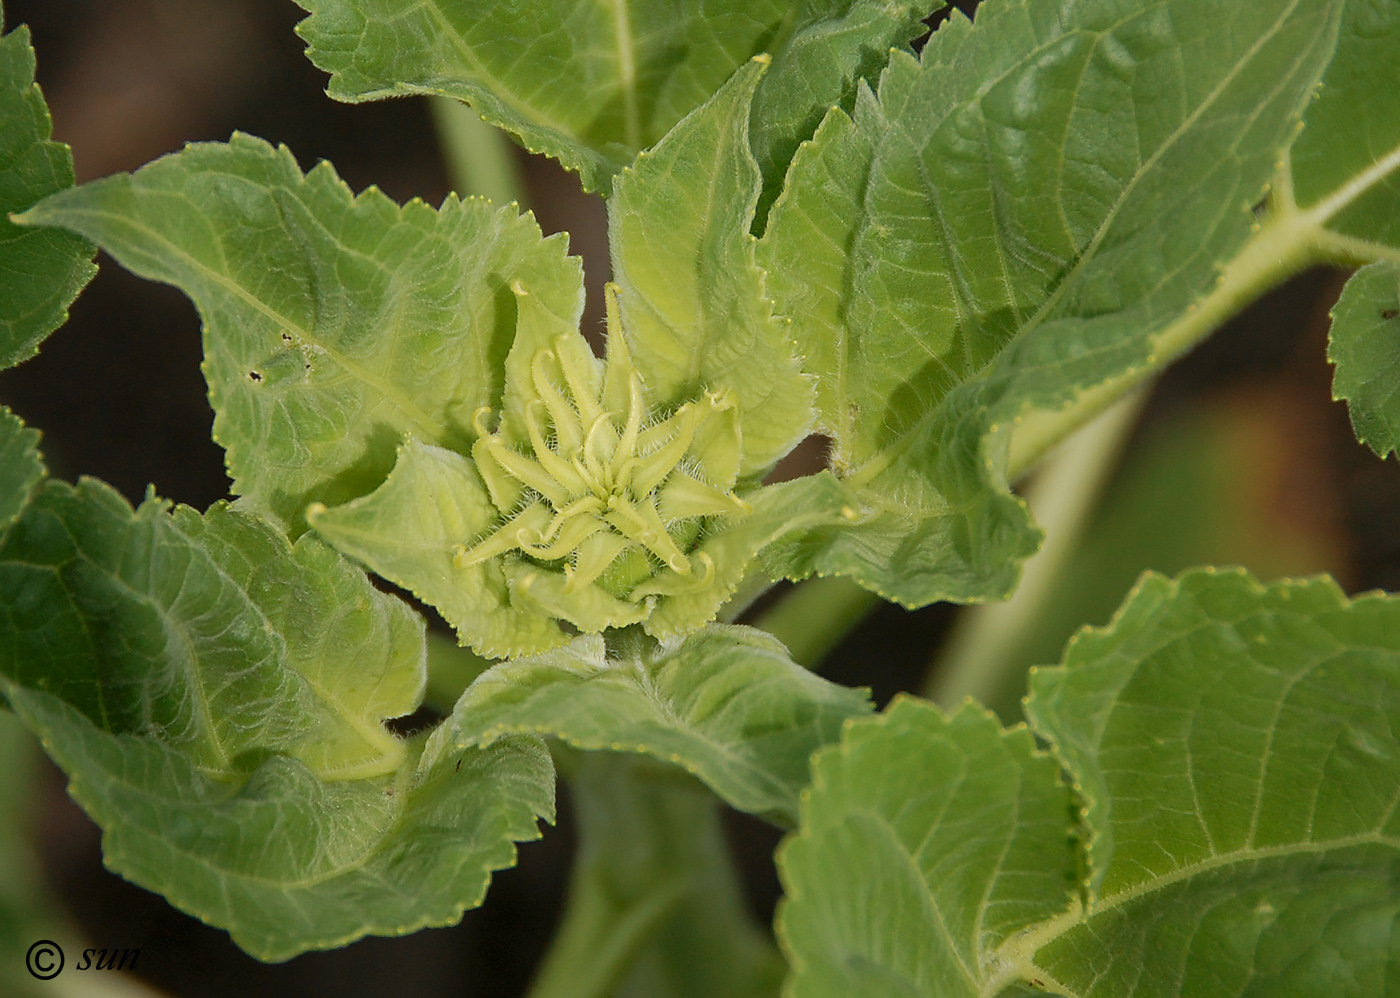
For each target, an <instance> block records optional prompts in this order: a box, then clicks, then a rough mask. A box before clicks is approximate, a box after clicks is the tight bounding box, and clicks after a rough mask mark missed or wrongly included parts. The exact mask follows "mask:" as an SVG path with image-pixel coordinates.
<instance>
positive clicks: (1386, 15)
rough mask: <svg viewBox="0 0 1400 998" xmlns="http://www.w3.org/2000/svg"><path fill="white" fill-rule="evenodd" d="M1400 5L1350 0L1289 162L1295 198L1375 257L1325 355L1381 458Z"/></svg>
mask: <svg viewBox="0 0 1400 998" xmlns="http://www.w3.org/2000/svg"><path fill="white" fill-rule="evenodd" d="M1397 52H1400V2H1396V0H1352V2H1350V3H1348V5H1347V9H1346V14H1345V16H1344V17H1343V18H1342V28H1341V33H1340V37H1339V38H1338V42H1337V54H1336V57H1335V58H1334V59H1333V60H1332V65H1331V66H1330V67H1328V70H1327V75H1326V77H1324V79H1323V84H1322V89H1321V90H1320V92H1319V93H1318V95H1317V99H1316V100H1315V101H1314V103H1313V105H1312V107H1311V108H1309V109H1308V116H1307V127H1306V128H1305V129H1304V131H1303V134H1302V135H1301V136H1299V138H1298V142H1297V145H1296V146H1295V147H1294V149H1293V155H1292V158H1291V166H1292V171H1291V181H1292V186H1293V196H1294V197H1295V198H1296V199H1297V201H1298V203H1299V204H1302V205H1306V206H1308V208H1309V210H1311V211H1315V212H1322V211H1325V212H1329V213H1330V214H1331V215H1332V216H1333V217H1332V222H1331V225H1332V228H1334V229H1335V230H1336V231H1337V232H1339V233H1341V234H1343V235H1344V236H1346V237H1348V238H1349V239H1351V240H1353V241H1354V245H1351V246H1349V247H1348V249H1349V250H1350V251H1351V252H1352V253H1353V254H1354V256H1355V258H1356V259H1355V260H1352V261H1349V262H1353V263H1355V262H1365V261H1366V260H1374V259H1377V258H1378V257H1379V258H1380V259H1382V260H1385V261H1388V263H1382V262H1377V263H1375V264H1373V265H1371V266H1369V267H1366V268H1364V269H1363V270H1362V271H1361V272H1360V273H1358V274H1356V275H1355V276H1354V277H1352V279H1351V280H1350V281H1348V282H1347V286H1346V288H1345V290H1344V291H1343V292H1342V299H1341V301H1339V302H1338V303H1337V307H1336V309H1335V310H1334V311H1333V316H1332V317H1333V325H1332V336H1331V341H1330V343H1329V346H1328V359H1330V360H1331V361H1332V363H1333V364H1335V365H1337V373H1336V378H1335V380H1334V381H1333V385H1332V395H1333V397H1334V398H1338V399H1345V400H1346V401H1347V408H1348V409H1349V411H1350V413H1351V423H1352V426H1353V427H1354V428H1355V430H1356V436H1357V439H1358V440H1360V441H1361V442H1362V443H1365V444H1368V445H1369V446H1370V447H1371V449H1372V450H1374V451H1375V452H1376V453H1377V454H1379V455H1380V456H1381V457H1385V456H1386V455H1387V454H1388V453H1390V452H1391V451H1392V450H1394V449H1395V447H1396V441H1397V430H1400V408H1397V405H1400V402H1397V395H1396V392H1397V388H1396V385H1397V381H1396V376H1397V370H1396V365H1397V358H1400V347H1397V338H1396V336H1397V329H1400V326H1397V324H1396V322H1395V321H1394V319H1395V317H1396V310H1397V308H1400V302H1398V301H1397V298H1400V295H1398V294H1397V291H1396V287H1397V283H1398V281H1397V274H1400V269H1398V268H1400V59H1397V58H1396V53H1397Z"/></svg>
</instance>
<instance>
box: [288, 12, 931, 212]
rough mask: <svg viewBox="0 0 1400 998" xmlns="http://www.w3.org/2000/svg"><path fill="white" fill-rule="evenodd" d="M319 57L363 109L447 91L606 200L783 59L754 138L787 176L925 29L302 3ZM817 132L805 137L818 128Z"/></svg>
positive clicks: (836, 19) (344, 94) (776, 15)
mask: <svg viewBox="0 0 1400 998" xmlns="http://www.w3.org/2000/svg"><path fill="white" fill-rule="evenodd" d="M298 2H299V3H300V4H301V6H302V7H304V8H305V9H306V10H308V11H310V12H311V16H310V17H309V18H307V19H306V20H305V21H303V22H302V24H301V25H300V26H299V27H298V29H297V31H298V33H299V34H300V35H301V36H302V37H303V38H305V39H306V41H307V55H308V57H309V58H310V59H311V61H312V62H314V63H315V64H316V65H317V66H319V67H320V68H322V69H324V70H325V71H327V72H328V73H330V74H331V82H330V87H329V92H330V94H331V96H333V97H336V98H337V99H340V100H348V101H365V100H376V99H379V98H383V97H393V96H399V95H403V94H425V93H426V94H443V95H447V96H450V97H456V98H458V99H460V100H465V101H468V102H469V103H471V104H472V105H473V106H474V107H475V108H476V109H477V110H478V111H480V112H481V115H482V117H483V118H485V119H486V120H487V121H489V122H491V123H492V124H494V125H499V126H500V127H502V128H504V129H506V130H507V131H509V132H510V133H512V134H513V135H515V136H516V137H517V138H518V139H519V140H520V141H521V142H522V143H523V144H524V145H525V147H526V148H527V149H530V150H531V151H532V152H542V153H545V154H547V155H549V156H553V157H555V158H556V159H558V160H559V161H560V162H562V163H563V164H564V166H566V167H568V168H569V169H571V170H577V171H579V173H580V174H581V176H582V180H583V185H584V187H585V188H586V189H589V190H601V191H603V192H605V193H606V192H607V191H608V190H609V189H610V187H611V184H612V179H613V175H614V174H616V173H617V172H618V171H619V170H621V169H622V168H623V167H624V166H626V165H627V164H629V163H631V162H632V160H633V158H634V157H635V156H636V154H637V153H638V152H640V151H641V150H642V149H645V148H647V147H649V146H652V145H654V144H655V143H656V142H657V141H659V140H660V139H661V137H662V136H663V135H665V134H666V133H667V132H668V131H670V129H671V127H672V126H673V125H675V124H676V122H677V121H679V120H680V119H681V118H683V117H684V116H685V115H686V114H688V113H689V112H690V111H692V110H693V109H694V108H696V107H698V106H699V105H700V104H702V103H703V102H704V101H705V100H707V99H708V98H709V97H710V96H711V95H712V94H713V93H714V92H715V91H717V90H718V89H719V88H720V85H721V84H723V83H724V81H725V80H726V79H728V78H729V76H730V74H731V73H733V72H734V70H735V69H736V68H738V67H739V66H741V65H743V64H744V62H745V61H747V60H748V59H749V58H751V57H752V56H754V55H757V54H758V53H760V52H769V53H773V54H775V56H776V57H777V58H778V60H779V63H778V65H779V67H780V70H781V74H780V75H781V78H780V80H777V81H775V83H774V84H773V86H772V88H771V97H770V98H769V99H767V100H766V101H764V102H763V103H761V105H760V106H761V107H762V108H763V111H764V114H763V119H762V124H761V125H759V127H758V128H756V130H755V137H756V141H757V142H758V144H759V145H760V147H761V148H762V149H763V156H762V158H763V161H764V165H765V175H766V176H769V177H771V178H772V180H773V181H774V182H776V181H777V180H778V179H780V178H781V176H782V171H783V169H784V168H785V167H786V165H787V163H786V159H784V158H783V157H784V156H785V155H786V156H790V155H791V152H792V149H793V148H795V147H796V146H797V143H798V142H800V141H801V140H802V139H804V138H806V137H807V136H808V135H810V134H811V130H812V128H813V127H815V125H816V123H817V121H818V120H819V119H820V117H821V114H822V113H823V112H824V111H825V109H826V108H827V107H829V106H830V105H831V104H834V103H837V102H838V101H839V100H841V99H842V98H843V97H844V96H845V95H846V94H848V93H849V92H850V90H851V87H852V84H853V81H854V79H855V78H856V76H857V75H858V74H862V73H869V72H877V71H878V69H879V67H880V66H881V65H883V64H884V61H885V52H886V50H888V49H889V48H890V46H893V45H903V44H905V43H907V42H908V41H909V40H910V39H911V38H913V37H914V35H916V34H917V33H918V28H917V24H918V18H919V16H920V15H921V14H922V13H925V11H921V10H919V9H918V8H917V7H916V6H915V5H914V4H912V3H909V2H900V0H806V2H803V3H798V4H790V3H782V2H778V0H748V2H741V0H719V2H715V3H707V4H704V5H701V6H697V5H695V4H688V3H683V2H679V0H669V2H662V3H636V2H627V0H618V2H616V3H611V4H596V3H579V2H578V0H550V2H549V3H539V2H532V3H526V2H523V0H494V2H491V3H487V4H481V3H468V2H467V0H429V2H426V3H410V2H407V0H298ZM804 129H805V131H804Z"/></svg>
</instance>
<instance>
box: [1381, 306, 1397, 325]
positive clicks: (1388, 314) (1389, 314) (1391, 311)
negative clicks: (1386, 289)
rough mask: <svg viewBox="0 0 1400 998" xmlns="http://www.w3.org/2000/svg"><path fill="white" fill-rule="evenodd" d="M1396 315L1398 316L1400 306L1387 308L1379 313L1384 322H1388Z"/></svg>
mask: <svg viewBox="0 0 1400 998" xmlns="http://www.w3.org/2000/svg"><path fill="white" fill-rule="evenodd" d="M1397 316H1400V308H1388V309H1386V310H1385V311H1383V312H1382V313H1381V318H1382V319H1384V320H1385V321H1386V322H1389V321H1390V320H1391V319H1394V318H1396V317H1397Z"/></svg>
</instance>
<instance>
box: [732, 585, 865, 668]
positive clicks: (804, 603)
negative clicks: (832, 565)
mask: <svg viewBox="0 0 1400 998" xmlns="http://www.w3.org/2000/svg"><path fill="white" fill-rule="evenodd" d="M879 602H880V597H878V596H876V595H875V594H874V593H872V592H870V591H869V590H866V589H862V588H861V587H860V586H858V585H856V584H855V583H854V582H852V581H851V580H850V579H847V578H843V577H841V576H831V577H828V578H820V579H808V580H807V581H806V582H803V583H802V584H800V585H798V586H795V587H794V588H793V589H791V590H790V591H789V592H787V593H786V594H784V596H783V597H782V599H780V600H779V601H778V602H777V603H776V604H775V605H774V606H772V607H771V608H769V609H768V610H766V611H765V612H764V613H763V614H761V615H760V616H759V617H758V619H757V620H755V621H754V622H753V623H754V626H755V627H758V628H761V629H762V630H765V631H767V632H768V633H769V634H771V635H773V636H774V637H776V638H777V639H778V640H779V641H781V642H782V643H783V644H785V645H787V649H788V651H789V652H790V653H791V654H792V660H793V661H794V662H797V663H798V664H799V665H805V666H807V667H808V668H809V669H810V668H815V667H816V666H817V665H819V664H821V660H822V659H823V658H825V657H826V655H827V653H828V652H830V651H831V650H832V649H833V648H835V647H836V645H838V644H840V642H841V639H842V638H844V637H845V636H846V635H847V634H849V633H850V632H851V631H852V630H853V629H854V628H855V626H856V625H857V624H859V623H860V622H861V621H862V620H864V619H865V617H866V615H867V614H868V613H870V611H871V610H873V609H875V606H876V605H877V604H878V603H879Z"/></svg>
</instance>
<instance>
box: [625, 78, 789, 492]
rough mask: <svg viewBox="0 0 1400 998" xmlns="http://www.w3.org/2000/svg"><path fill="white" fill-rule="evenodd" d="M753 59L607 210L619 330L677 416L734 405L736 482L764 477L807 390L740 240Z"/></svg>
mask: <svg viewBox="0 0 1400 998" xmlns="http://www.w3.org/2000/svg"><path fill="white" fill-rule="evenodd" d="M766 64H767V63H766V59H765V60H759V59H756V60H754V61H752V62H750V63H749V64H748V65H747V66H745V67H743V68H742V69H741V70H739V72H737V73H735V74H734V76H733V78H731V79H730V81H729V82H728V83H726V84H725V85H724V87H723V89H721V90H720V91H719V93H717V94H716V95H715V96H714V97H713V98H711V99H710V100H709V101H707V102H706V103H705V104H704V105H702V106H701V107H700V108H699V109H698V110H696V111H694V112H693V113H692V114H691V115H690V116H688V117H687V118H685V119H684V120H683V121H682V122H681V123H680V124H679V125H677V126H676V127H675V128H674V129H673V130H672V131H671V132H670V133H669V134H668V135H667V136H666V138H665V139H663V140H662V141H661V143H660V144H659V145H658V146H657V147H656V148H655V149H652V150H649V151H647V152H644V153H642V154H641V155H640V156H638V158H637V162H636V165H635V166H632V167H629V168H628V169H626V170H624V171H623V173H622V176H621V177H620V178H619V179H618V182H617V185H616V189H615V191H614V195H613V198H612V200H611V201H610V202H609V205H608V238H609V241H610V243H611V246H612V262H613V276H614V279H615V280H616V281H617V284H618V288H619V290H618V300H619V305H620V306H621V311H622V320H623V328H624V330H625V332H626V335H627V337H628V342H629V344H630V346H631V349H632V353H633V355H634V356H635V358H636V362H637V367H638V370H640V371H641V373H642V377H643V379H644V380H645V381H646V383H647V386H648V387H649V388H650V389H651V390H652V392H653V393H655V394H656V395H657V396H658V397H659V398H660V399H661V400H663V401H665V402H669V403H671V404H678V403H680V402H681V401H684V400H686V399H688V398H694V397H696V396H698V395H699V394H700V393H701V392H702V391H704V390H708V389H715V388H728V389H730V390H731V391H733V392H734V393H735V395H736V396H737V397H738V400H739V419H740V426H741V431H742V438H743V443H744V459H743V463H742V464H741V466H740V474H741V475H744V476H747V475H753V474H755V473H761V472H762V471H763V470H764V469H765V468H767V467H769V466H771V465H772V464H773V462H775V461H777V459H778V458H780V457H782V456H783V455H784V454H786V453H787V452H788V451H789V450H791V449H792V447H793V446H794V445H795V444H796V443H797V442H798V441H799V440H801V439H802V437H803V435H804V434H805V433H806V432H807V430H808V428H809V427H810V426H811V419H812V410H811V399H812V385H811V379H810V378H808V377H807V376H806V375H804V374H803V373H802V371H801V369H800V367H799V365H798V362H797V359H796V357H795V355H794V353H793V348H792V344H791V343H790V342H789V340H788V338H787V335H786V331H785V329H784V327H783V324H781V323H779V322H778V321H776V320H775V319H774V318H773V314H772V306H771V304H770V303H769V301H768V299H767V298H766V297H765V296H764V287H763V272H762V271H761V270H759V269H758V266H757V264H756V263H755V262H754V245H755V243H754V239H753V237H752V236H751V235H750V234H749V226H750V224H751V223H752V221H753V212H754V205H755V203H756V201H757V198H758V194H759V189H760V181H761V178H760V176H759V172H758V166H757V164H756V163H755V162H754V159H753V155H752V153H751V152H750V151H749V139H748V134H749V112H748V108H749V104H750V102H751V100H752V99H753V93H754V88H755V87H756V86H757V85H758V82H759V79H760V77H761V76H762V74H763V70H764V68H765V66H766Z"/></svg>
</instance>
